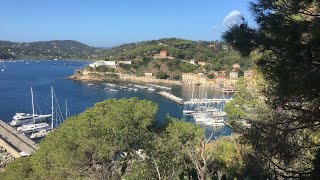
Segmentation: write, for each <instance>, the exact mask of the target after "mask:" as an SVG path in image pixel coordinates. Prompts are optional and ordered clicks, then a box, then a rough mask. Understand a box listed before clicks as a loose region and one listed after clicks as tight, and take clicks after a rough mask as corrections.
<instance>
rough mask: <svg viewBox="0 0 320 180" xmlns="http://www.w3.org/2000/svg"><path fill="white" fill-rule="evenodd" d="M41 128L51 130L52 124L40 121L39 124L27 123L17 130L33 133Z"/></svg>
mask: <svg viewBox="0 0 320 180" xmlns="http://www.w3.org/2000/svg"><path fill="white" fill-rule="evenodd" d="M41 130H46V131H49V130H51V126H50V125H49V124H48V123H38V124H26V125H22V126H20V127H17V131H18V132H21V133H31V132H37V131H41Z"/></svg>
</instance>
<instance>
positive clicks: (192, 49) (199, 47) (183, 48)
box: [98, 38, 252, 79]
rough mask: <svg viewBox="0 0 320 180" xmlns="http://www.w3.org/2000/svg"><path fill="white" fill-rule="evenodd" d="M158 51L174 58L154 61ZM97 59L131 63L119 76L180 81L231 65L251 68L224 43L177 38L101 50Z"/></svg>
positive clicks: (122, 68)
mask: <svg viewBox="0 0 320 180" xmlns="http://www.w3.org/2000/svg"><path fill="white" fill-rule="evenodd" d="M161 50H167V51H168V55H169V56H173V57H174V58H175V59H174V60H169V59H154V58H153V57H154V55H155V54H158V53H159V52H160V51H161ZM98 56H99V57H100V58H101V59H104V60H110V61H119V60H127V61H128V60H130V61H132V65H123V66H121V67H120V68H117V69H116V71H118V72H121V73H126V74H135V75H138V76H140V75H141V76H142V75H144V72H152V73H154V74H155V75H157V76H158V78H168V77H169V78H174V79H179V78H180V77H181V74H182V73H189V72H192V73H196V72H203V73H209V72H210V71H212V70H222V69H223V70H228V71H230V70H231V68H232V64H234V63H239V64H240V65H241V66H242V67H244V68H245V69H246V68H249V67H250V66H251V65H252V62H251V60H250V59H249V58H244V57H241V56H240V55H239V53H238V52H236V51H233V50H232V48H231V47H230V46H228V45H227V44H225V43H224V42H218V41H216V42H209V41H190V40H184V39H178V38H166V39H159V40H151V41H142V42H139V43H130V44H124V45H120V46H117V47H114V48H112V49H108V50H101V51H99V52H98ZM191 59H194V60H195V65H192V64H190V63H188V62H190V60H191ZM197 62H206V64H207V65H205V66H203V67H200V66H199V65H198V64H197Z"/></svg>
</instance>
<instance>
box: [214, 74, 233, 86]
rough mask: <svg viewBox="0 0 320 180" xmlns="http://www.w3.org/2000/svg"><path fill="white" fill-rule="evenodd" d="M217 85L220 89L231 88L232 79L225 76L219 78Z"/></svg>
mask: <svg viewBox="0 0 320 180" xmlns="http://www.w3.org/2000/svg"><path fill="white" fill-rule="evenodd" d="M216 85H217V86H219V87H228V86H231V83H230V79H229V78H227V77H225V76H217V78H216Z"/></svg>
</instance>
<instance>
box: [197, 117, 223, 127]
mask: <svg viewBox="0 0 320 180" xmlns="http://www.w3.org/2000/svg"><path fill="white" fill-rule="evenodd" d="M193 118H194V120H195V121H196V122H200V123H204V124H206V125H209V126H224V125H225V121H224V119H223V118H221V117H220V118H219V117H211V116H208V115H207V114H197V115H196V116H194V117H193Z"/></svg>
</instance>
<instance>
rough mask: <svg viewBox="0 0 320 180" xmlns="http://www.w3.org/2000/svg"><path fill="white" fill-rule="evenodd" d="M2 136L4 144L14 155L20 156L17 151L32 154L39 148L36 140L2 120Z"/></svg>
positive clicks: (0, 130)
mask: <svg viewBox="0 0 320 180" xmlns="http://www.w3.org/2000/svg"><path fill="white" fill-rule="evenodd" d="M0 137H1V138H0V139H1V141H0V143H1V144H2V146H3V147H4V148H6V147H7V148H6V149H7V151H8V152H9V151H12V154H13V156H18V155H17V153H19V154H20V155H21V154H26V155H31V154H33V153H34V152H35V151H36V150H37V149H38V148H39V147H38V145H37V144H36V143H35V142H33V141H32V140H30V139H29V138H27V137H26V136H24V135H23V134H21V133H19V132H18V131H17V130H16V129H14V128H12V127H11V126H9V125H8V124H6V123H5V122H3V121H1V120H0Z"/></svg>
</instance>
